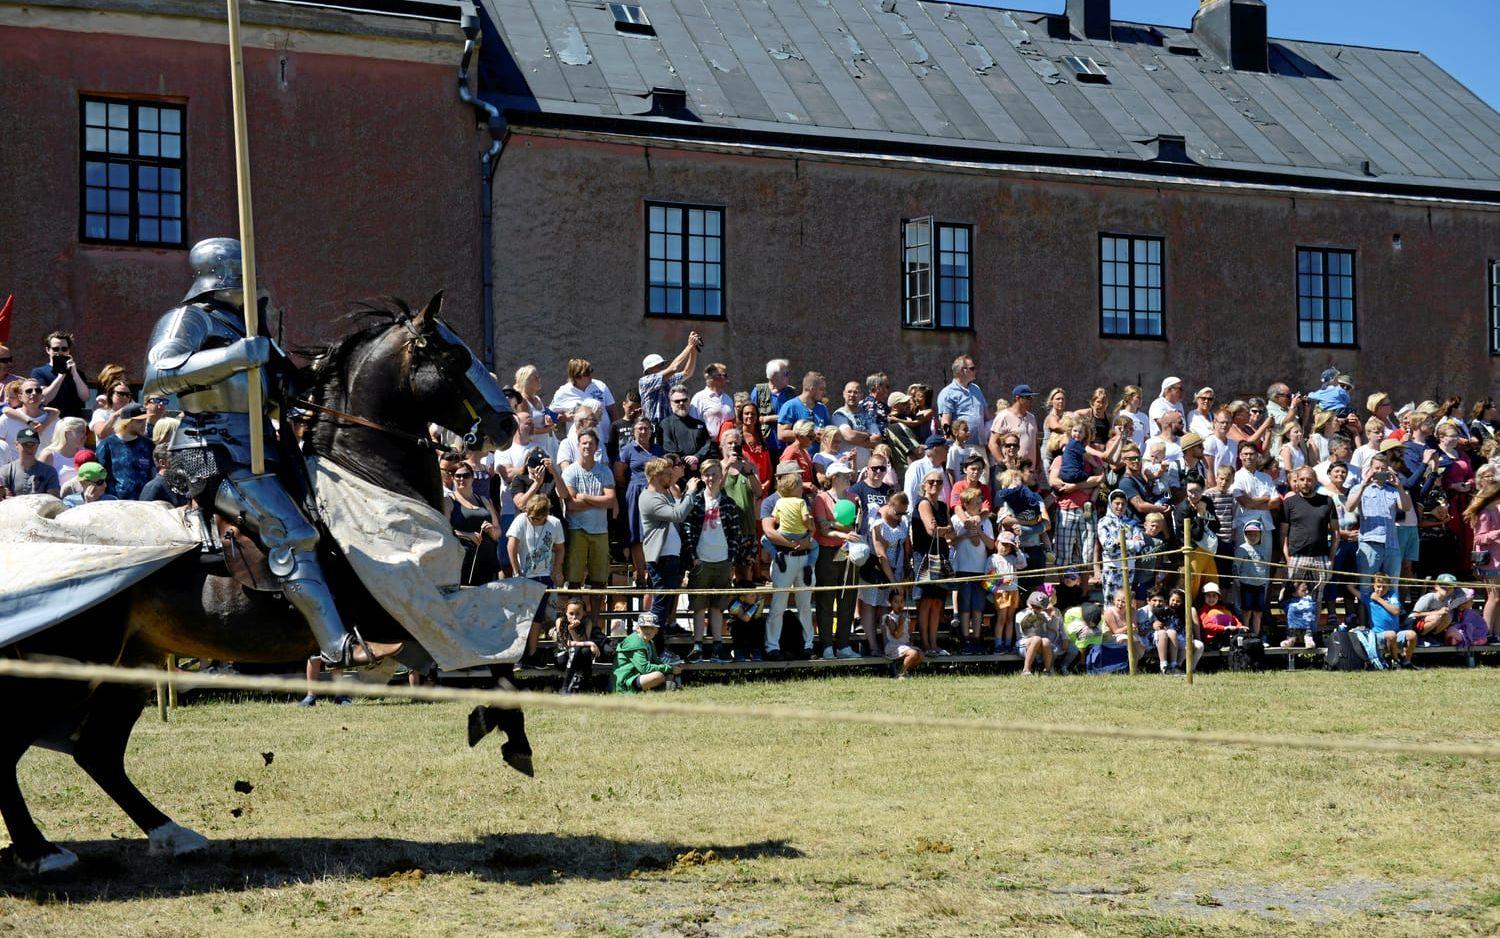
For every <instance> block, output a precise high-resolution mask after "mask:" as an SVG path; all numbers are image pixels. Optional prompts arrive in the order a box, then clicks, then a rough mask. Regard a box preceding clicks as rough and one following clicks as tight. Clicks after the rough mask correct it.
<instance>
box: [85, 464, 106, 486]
mask: <svg viewBox="0 0 1500 938" xmlns="http://www.w3.org/2000/svg"><path fill="white" fill-rule="evenodd" d="M108 477H109V473H107V472H105V471H104V467H103V466H101V465H99V464H98V463H96V462H86V463H84V464H83V465H81V466H79V467H78V480H79V481H80V482H103V481H104V480H105V479H106V478H108Z"/></svg>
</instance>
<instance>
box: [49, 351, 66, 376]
mask: <svg viewBox="0 0 1500 938" xmlns="http://www.w3.org/2000/svg"><path fill="white" fill-rule="evenodd" d="M52 370H53V371H55V372H58V373H59V374H61V373H62V372H64V371H67V370H68V356H66V355H53V356H52Z"/></svg>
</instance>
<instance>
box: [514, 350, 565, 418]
mask: <svg viewBox="0 0 1500 938" xmlns="http://www.w3.org/2000/svg"><path fill="white" fill-rule="evenodd" d="M511 387H513V388H515V389H516V393H517V394H520V395H521V400H522V401H524V402H525V403H526V406H527V407H528V408H530V409H531V432H532V433H534V434H536V435H537V436H548V435H550V434H551V433H552V430H553V428H554V427H556V426H557V415H556V414H554V413H553V412H552V411H551V409H549V408H548V407H547V403H546V402H545V401H543V400H542V375H541V372H539V371H537V368H536V366H535V365H522V366H521V367H520V368H517V369H516V382H515V384H513V385H511Z"/></svg>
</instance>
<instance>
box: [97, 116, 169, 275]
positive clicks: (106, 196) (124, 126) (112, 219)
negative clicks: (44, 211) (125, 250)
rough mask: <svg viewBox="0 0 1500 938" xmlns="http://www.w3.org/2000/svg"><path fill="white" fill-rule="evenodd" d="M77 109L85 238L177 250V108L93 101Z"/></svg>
mask: <svg viewBox="0 0 1500 938" xmlns="http://www.w3.org/2000/svg"><path fill="white" fill-rule="evenodd" d="M81 104H82V111H83V114H82V117H83V121H82V126H81V128H80V129H81V133H82V141H81V142H82V146H81V149H82V153H83V160H82V162H83V167H82V174H81V179H80V188H81V189H82V193H81V195H82V199H81V201H82V211H81V213H80V214H81V216H82V217H81V220H80V226H79V227H80V234H81V236H82V238H83V240H85V241H103V242H109V243H121V244H148V245H162V246H167V247H180V246H182V245H183V244H184V242H185V239H186V238H187V232H186V230H185V226H184V225H183V209H184V205H183V194H184V186H183V183H184V166H183V158H184V155H185V152H186V151H185V147H184V142H183V131H184V127H183V116H184V115H183V107H182V105H178V104H165V103H161V102H156V101H153V102H137V101H120V100H113V99H99V98H84V99H83V101H82V102H81Z"/></svg>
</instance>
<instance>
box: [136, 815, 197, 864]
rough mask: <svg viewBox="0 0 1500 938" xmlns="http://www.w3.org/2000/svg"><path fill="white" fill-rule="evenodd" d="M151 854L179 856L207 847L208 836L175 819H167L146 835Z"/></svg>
mask: <svg viewBox="0 0 1500 938" xmlns="http://www.w3.org/2000/svg"><path fill="white" fill-rule="evenodd" d="M146 838H147V842H148V843H149V844H150V851H151V854H152V856H167V857H181V856H187V855H188V854H190V853H197V852H198V851H200V850H203V849H205V848H206V847H208V838H207V837H204V836H203V835H202V834H200V833H198V832H197V831H195V830H189V829H188V828H186V827H183V826H182V825H181V824H178V823H177V822H176V821H168V822H167V823H165V824H163V825H161V826H160V827H158V828H156V829H155V830H153V831H151V832H150V833H148V834H147V835H146Z"/></svg>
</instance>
